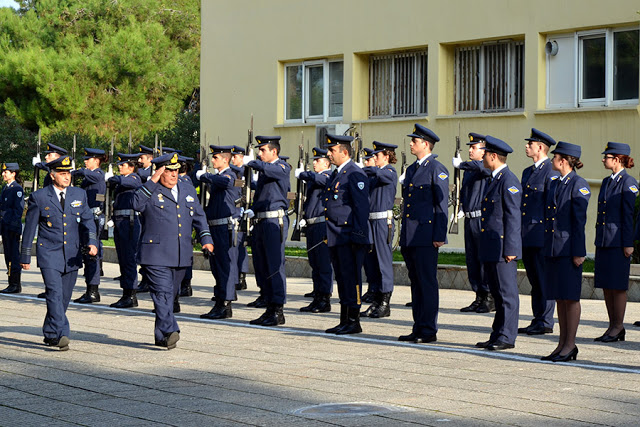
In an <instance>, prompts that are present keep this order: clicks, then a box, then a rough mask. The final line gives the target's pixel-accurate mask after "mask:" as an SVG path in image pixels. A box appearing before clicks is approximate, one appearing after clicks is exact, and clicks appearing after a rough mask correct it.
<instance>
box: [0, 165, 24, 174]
mask: <svg viewBox="0 0 640 427" xmlns="http://www.w3.org/2000/svg"><path fill="white" fill-rule="evenodd" d="M19 170H20V165H18V164H17V163H3V164H2V172H4V171H11V172H17V171H19Z"/></svg>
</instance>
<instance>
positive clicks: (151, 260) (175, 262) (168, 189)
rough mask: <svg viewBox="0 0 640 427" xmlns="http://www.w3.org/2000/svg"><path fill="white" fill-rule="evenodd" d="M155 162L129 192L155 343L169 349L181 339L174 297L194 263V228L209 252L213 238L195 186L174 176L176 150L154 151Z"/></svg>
mask: <svg viewBox="0 0 640 427" xmlns="http://www.w3.org/2000/svg"><path fill="white" fill-rule="evenodd" d="M153 163H154V164H155V165H156V171H155V172H154V174H153V175H152V176H151V177H150V178H149V179H148V180H147V182H146V183H145V184H144V185H143V186H142V187H139V188H138V189H137V190H136V191H135V193H134V195H133V208H134V209H135V210H136V211H138V212H140V215H141V216H142V217H143V218H144V220H143V221H142V236H141V238H140V248H139V252H138V263H139V264H140V265H142V266H143V267H144V268H145V271H146V272H147V275H148V278H149V282H150V293H151V299H152V300H153V305H154V307H155V314H156V323H155V332H154V336H155V343H156V345H158V346H161V347H166V348H168V349H172V348H175V346H176V343H177V342H178V340H179V339H180V329H179V327H178V323H177V322H176V318H175V316H174V315H173V302H174V299H175V298H176V296H177V295H178V292H179V291H180V284H181V283H182V279H183V277H184V274H185V272H186V269H187V268H188V267H189V266H191V265H192V263H193V245H192V242H191V230H192V228H194V229H195V230H196V233H197V237H198V239H199V240H200V243H201V244H202V248H203V249H206V250H208V251H209V252H213V241H212V240H211V233H210V232H209V227H208V225H207V220H206V216H205V213H204V211H203V210H202V206H200V203H199V202H198V195H197V194H196V191H195V188H193V186H190V185H187V184H184V183H182V182H178V169H180V163H179V162H178V154H177V153H170V154H165V155H162V156H159V157H156V158H155V159H153ZM176 238H177V239H178V242H177V244H176Z"/></svg>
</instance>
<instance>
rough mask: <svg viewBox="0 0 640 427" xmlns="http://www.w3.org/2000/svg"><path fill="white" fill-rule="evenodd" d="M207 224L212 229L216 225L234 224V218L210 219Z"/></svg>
mask: <svg viewBox="0 0 640 427" xmlns="http://www.w3.org/2000/svg"><path fill="white" fill-rule="evenodd" d="M207 223H208V224H209V225H210V226H212V227H213V226H215V225H227V224H231V223H233V217H232V216H230V217H227V218H218V219H210V220H209V221H207Z"/></svg>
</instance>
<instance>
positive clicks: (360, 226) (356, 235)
mask: <svg viewBox="0 0 640 427" xmlns="http://www.w3.org/2000/svg"><path fill="white" fill-rule="evenodd" d="M334 174H335V175H334ZM334 174H332V177H331V179H330V180H329V184H328V186H327V188H326V190H325V203H326V208H325V209H326V211H325V219H326V223H327V241H328V246H329V247H333V246H338V245H346V244H350V243H354V244H359V245H370V244H371V236H370V232H369V179H368V178H367V175H366V174H365V173H364V172H363V171H362V169H360V167H359V166H358V165H356V164H355V163H354V162H353V161H352V160H349V161H348V162H347V164H346V165H344V167H343V168H342V171H340V173H338V172H337V170H336V171H334Z"/></svg>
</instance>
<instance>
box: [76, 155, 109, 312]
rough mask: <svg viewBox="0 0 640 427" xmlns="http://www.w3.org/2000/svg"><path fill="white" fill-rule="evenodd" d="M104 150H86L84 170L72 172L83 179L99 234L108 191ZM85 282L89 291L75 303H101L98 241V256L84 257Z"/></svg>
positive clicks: (100, 243)
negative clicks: (104, 167)
mask: <svg viewBox="0 0 640 427" xmlns="http://www.w3.org/2000/svg"><path fill="white" fill-rule="evenodd" d="M106 158H107V157H106V153H105V152H104V150H100V149H97V148H85V149H84V166H85V167H84V168H81V169H77V170H74V171H71V176H72V178H79V177H81V178H82V182H81V183H80V188H82V189H83V190H84V191H86V192H87V201H88V203H89V209H91V212H93V219H94V221H95V223H96V232H97V233H99V232H100V230H102V228H103V227H104V221H105V218H104V196H105V193H106V191H107V185H106V183H105V174H104V172H103V171H102V169H100V166H101V164H102V162H103V161H104V160H106ZM83 261H84V280H85V283H86V284H87V290H86V292H85V293H84V294H82V296H81V297H80V298H76V299H75V300H74V302H77V303H80V304H91V303H94V302H98V301H100V292H99V290H98V288H99V286H100V265H101V262H102V242H101V241H100V240H98V255H97V256H95V257H92V256H87V255H85V256H84V259H83Z"/></svg>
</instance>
